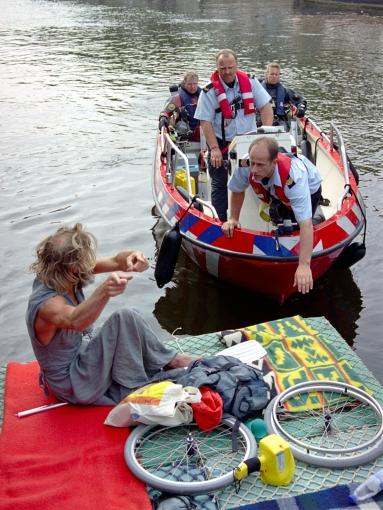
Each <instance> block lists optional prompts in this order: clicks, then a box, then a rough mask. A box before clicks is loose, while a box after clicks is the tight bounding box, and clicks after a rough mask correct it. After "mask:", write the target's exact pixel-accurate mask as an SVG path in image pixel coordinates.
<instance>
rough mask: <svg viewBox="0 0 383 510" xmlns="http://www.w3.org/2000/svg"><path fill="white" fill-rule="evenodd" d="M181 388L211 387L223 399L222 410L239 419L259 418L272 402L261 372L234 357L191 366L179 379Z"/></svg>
mask: <svg viewBox="0 0 383 510" xmlns="http://www.w3.org/2000/svg"><path fill="white" fill-rule="evenodd" d="M176 382H177V384H182V386H196V387H197V388H199V387H201V386H209V387H210V388H212V389H213V390H215V391H217V392H218V393H219V394H220V395H221V397H222V400H223V411H224V413H226V414H230V415H232V416H235V417H237V418H239V419H244V418H247V417H250V416H256V415H259V413H260V411H261V410H262V409H263V408H265V407H266V405H267V404H268V402H269V400H270V388H269V386H268V385H267V383H266V382H265V381H264V380H263V376H262V373H261V372H260V371H259V370H257V369H256V368H254V367H251V366H249V365H247V364H245V363H243V362H242V361H240V360H238V359H237V358H233V357H232V356H222V355H218V356H211V357H209V358H202V359H199V360H196V361H194V362H193V363H191V364H190V365H189V366H188V368H187V369H186V370H184V371H183V374H181V375H178V376H177V378H176Z"/></svg>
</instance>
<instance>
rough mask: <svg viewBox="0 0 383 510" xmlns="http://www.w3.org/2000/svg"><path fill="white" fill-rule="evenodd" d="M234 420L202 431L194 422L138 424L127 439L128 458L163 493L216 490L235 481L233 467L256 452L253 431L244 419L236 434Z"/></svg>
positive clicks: (134, 467)
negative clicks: (245, 424)
mask: <svg viewBox="0 0 383 510" xmlns="http://www.w3.org/2000/svg"><path fill="white" fill-rule="evenodd" d="M234 423H235V420H234V419H232V418H228V419H224V420H223V421H222V423H221V425H219V427H217V428H216V429H214V430H212V431H211V432H202V431H201V430H199V429H198V427H197V425H196V424H194V423H191V424H189V425H182V426H179V427H163V426H160V425H139V426H138V427H136V428H135V429H134V430H133V431H132V432H131V433H130V435H129V437H128V439H127V441H126V444H125V451H124V455H125V461H126V463H127V465H128V466H129V468H130V470H131V471H132V472H133V473H134V474H135V475H136V476H137V477H138V478H140V479H141V480H143V481H144V482H145V483H147V484H148V485H149V486H150V487H153V488H155V489H159V490H161V491H163V492H169V493H171V494H181V495H183V494H207V493H209V492H214V491H216V490H219V489H222V488H223V487H226V486H227V485H229V484H230V483H232V482H234V476H233V469H234V468H235V467H236V466H237V465H238V464H240V463H241V462H242V461H244V460H246V459H248V458H251V457H254V456H255V454H256V452H257V444H256V441H255V439H254V436H253V435H252V433H251V432H250V430H249V429H248V428H247V427H245V426H244V425H242V424H240V426H239V429H238V431H237V432H234V434H233V425H234ZM234 435H235V438H236V439H235V440H234V443H233V436H234ZM233 444H236V451H234V452H233Z"/></svg>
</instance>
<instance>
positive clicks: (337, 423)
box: [265, 381, 383, 468]
mask: <svg viewBox="0 0 383 510" xmlns="http://www.w3.org/2000/svg"><path fill="white" fill-rule="evenodd" d="M265 422H266V425H267V429H268V432H269V433H274V434H279V435H280V436H282V437H283V438H284V439H285V440H286V441H287V442H288V443H289V444H290V448H291V451H292V453H293V455H294V457H295V458H297V459H299V460H302V461H304V462H307V463H308V464H313V465H315V466H321V467H331V468H346V467H350V466H355V465H360V464H365V463H367V462H371V461H372V460H374V459H375V458H377V457H378V456H379V455H381V454H382V453H383V437H382V434H383V410H382V407H381V406H380V404H379V403H378V402H377V400H375V399H374V398H373V397H372V396H371V395H369V394H368V393H366V392H365V391H363V390H361V389H359V388H356V387H354V386H351V385H350V384H347V383H344V382H334V381H310V382H304V383H301V384H297V385H296V386H292V387H291V388H288V389H287V390H285V391H283V392H282V393H280V394H279V395H277V396H276V397H275V398H274V399H273V400H272V401H271V402H270V403H269V405H268V406H267V408H266V411H265Z"/></svg>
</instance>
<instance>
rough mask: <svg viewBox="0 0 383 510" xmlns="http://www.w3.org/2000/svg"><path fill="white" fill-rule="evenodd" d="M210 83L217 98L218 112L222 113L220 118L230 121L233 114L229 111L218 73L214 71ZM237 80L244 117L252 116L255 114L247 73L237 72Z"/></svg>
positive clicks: (229, 107) (228, 104)
mask: <svg viewBox="0 0 383 510" xmlns="http://www.w3.org/2000/svg"><path fill="white" fill-rule="evenodd" d="M210 80H211V83H212V84H213V87H214V92H215V95H216V97H217V100H218V103H219V106H220V110H221V112H222V117H223V118H224V119H232V118H233V117H234V112H233V110H232V109H231V106H230V103H229V100H228V99H227V96H226V92H225V89H224V88H223V85H222V82H221V80H220V78H219V74H218V71H217V70H215V71H214V72H213V73H212V75H211V76H210ZM237 80H238V83H239V89H240V91H241V95H242V101H243V108H244V110H245V115H249V114H252V113H253V114H254V113H255V103H254V96H253V91H252V87H251V81H250V78H249V77H248V75H247V73H245V72H243V71H237Z"/></svg>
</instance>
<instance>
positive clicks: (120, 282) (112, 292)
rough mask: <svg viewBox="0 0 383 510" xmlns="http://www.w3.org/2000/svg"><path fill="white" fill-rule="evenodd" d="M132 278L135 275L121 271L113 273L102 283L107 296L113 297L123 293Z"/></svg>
mask: <svg viewBox="0 0 383 510" xmlns="http://www.w3.org/2000/svg"><path fill="white" fill-rule="evenodd" d="M132 278H133V276H131V275H128V274H126V273H123V272H119V271H118V272H115V273H111V274H110V275H109V276H108V278H107V279H106V280H105V281H104V283H103V284H102V287H103V290H104V292H105V294H106V296H107V297H108V298H111V297H115V296H119V295H120V294H122V293H123V292H124V291H125V289H126V286H127V284H128V281H129V280H131V279H132Z"/></svg>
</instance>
